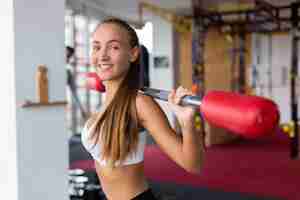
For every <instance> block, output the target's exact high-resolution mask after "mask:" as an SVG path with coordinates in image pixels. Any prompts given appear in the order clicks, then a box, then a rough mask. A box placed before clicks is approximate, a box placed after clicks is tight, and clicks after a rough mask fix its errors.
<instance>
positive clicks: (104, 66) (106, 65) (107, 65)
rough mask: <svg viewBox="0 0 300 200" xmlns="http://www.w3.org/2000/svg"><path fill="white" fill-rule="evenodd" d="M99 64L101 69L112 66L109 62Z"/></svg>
mask: <svg viewBox="0 0 300 200" xmlns="http://www.w3.org/2000/svg"><path fill="white" fill-rule="evenodd" d="M100 66H101V69H108V68H110V67H112V65H110V64H105V65H100Z"/></svg>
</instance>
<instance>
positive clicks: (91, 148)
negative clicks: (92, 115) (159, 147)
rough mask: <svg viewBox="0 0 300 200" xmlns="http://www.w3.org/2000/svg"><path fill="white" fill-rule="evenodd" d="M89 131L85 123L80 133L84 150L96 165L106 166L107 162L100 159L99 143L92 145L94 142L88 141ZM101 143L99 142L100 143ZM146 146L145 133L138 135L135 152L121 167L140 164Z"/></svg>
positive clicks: (118, 163)
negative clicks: (96, 162)
mask: <svg viewBox="0 0 300 200" xmlns="http://www.w3.org/2000/svg"><path fill="white" fill-rule="evenodd" d="M89 134H90V131H89V130H88V128H87V123H85V125H84V127H83V129H82V133H81V142H82V144H83V146H84V147H85V148H86V150H87V151H88V152H89V153H90V154H91V156H92V157H93V158H94V159H95V160H96V161H98V163H99V164H100V165H102V166H105V165H107V161H106V160H103V159H102V158H101V147H100V146H99V143H97V144H96V145H94V142H93V141H91V140H90V139H89ZM100 142H101V141H100ZM145 144H146V133H145V132H140V133H139V141H138V146H137V150H136V151H135V152H133V153H132V154H130V155H128V156H127V157H126V158H125V160H124V161H123V162H122V163H121V165H131V164H136V163H139V162H142V161H143V160H144V149H145ZM115 165H120V162H119V161H117V162H116V163H115Z"/></svg>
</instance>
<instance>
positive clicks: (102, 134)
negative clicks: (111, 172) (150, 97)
mask: <svg viewBox="0 0 300 200" xmlns="http://www.w3.org/2000/svg"><path fill="white" fill-rule="evenodd" d="M101 24H114V25H117V26H119V27H121V28H123V29H124V30H126V31H127V33H128V34H127V35H128V40H129V44H130V46H131V48H134V47H139V41H138V37H137V34H136V32H135V30H134V29H133V28H132V27H130V25H128V24H127V23H126V22H125V21H122V20H120V19H117V18H109V19H106V20H104V21H102V23H100V24H99V25H98V27H99V26H100V25H101ZM139 65H140V64H139V59H136V61H134V62H132V63H130V67H129V70H128V72H127V74H126V75H125V77H124V79H123V81H122V83H121V84H120V86H119V88H118V89H117V91H116V93H115V95H114V97H113V99H112V101H111V102H110V104H109V105H108V106H107V108H106V109H105V111H104V112H103V113H101V112H99V113H97V114H95V115H94V116H92V117H91V119H90V120H89V122H88V126H90V127H91V126H92V129H91V137H90V138H91V139H93V141H94V142H95V144H97V143H98V142H99V139H100V141H101V158H102V159H105V160H106V161H108V165H109V166H111V167H114V165H115V163H116V161H118V162H122V161H124V160H125V158H126V156H127V155H129V154H131V153H133V152H134V150H136V148H137V144H138V139H139V138H138V135H139V134H138V131H139V130H138V118H137V111H136V101H135V100H136V96H137V93H138V89H139V86H140V79H139V73H140V66H139Z"/></svg>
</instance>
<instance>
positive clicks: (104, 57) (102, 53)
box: [99, 48, 109, 61]
mask: <svg viewBox="0 0 300 200" xmlns="http://www.w3.org/2000/svg"><path fill="white" fill-rule="evenodd" d="M99 58H100V60H101V61H103V60H107V59H109V55H108V50H107V49H106V48H103V49H102V50H101V51H100V54H99Z"/></svg>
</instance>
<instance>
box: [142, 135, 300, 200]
mask: <svg viewBox="0 0 300 200" xmlns="http://www.w3.org/2000/svg"><path fill="white" fill-rule="evenodd" d="M205 155H206V156H205V163H204V167H203V170H202V173H201V174H200V175H191V174H188V173H186V172H185V171H184V170H182V169H181V168H180V167H178V166H177V165H176V164H175V163H174V162H173V161H171V160H170V159H168V158H167V157H166V155H165V154H164V153H162V152H161V151H160V149H158V148H157V147H154V146H150V147H148V148H147V149H146V151H145V157H146V158H145V173H146V176H147V177H150V178H151V179H153V180H157V181H167V182H175V183H180V184H188V185H193V186H203V187H208V188H215V189H221V190H223V191H231V192H242V193H250V194H255V195H258V196H266V197H278V198H282V199H286V200H300V160H291V159H290V158H289V141H288V139H287V138H285V137H284V136H279V135H273V136H272V137H268V138H263V139H262V138H260V139H258V140H251V141H242V142H240V141H239V142H238V143H236V144H230V145H216V146H214V147H211V148H208V149H207V152H206V154H205Z"/></svg>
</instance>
